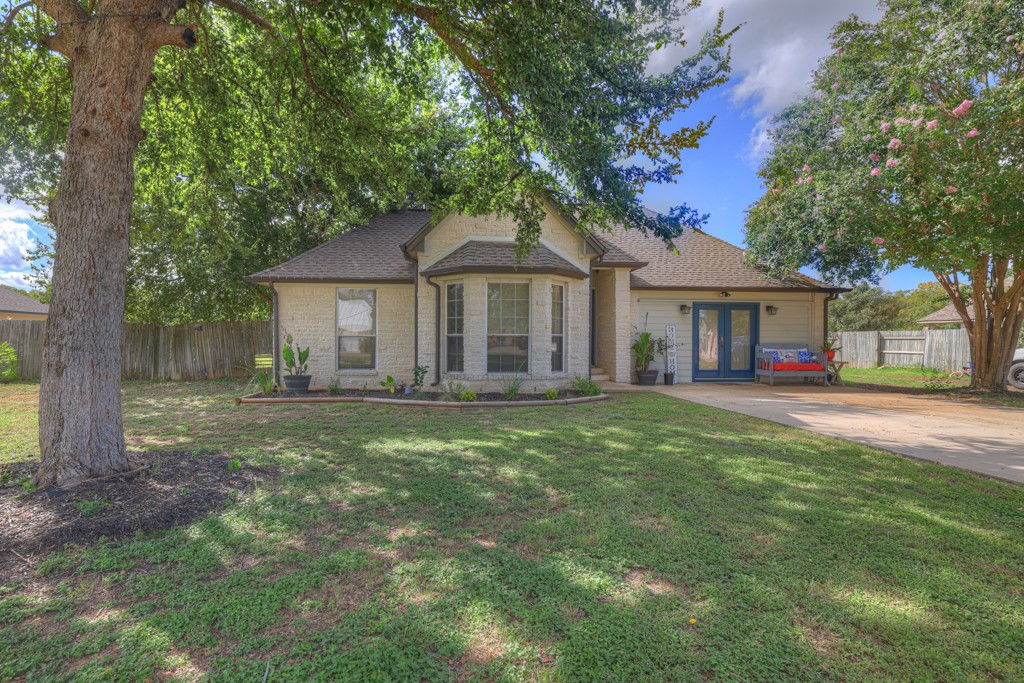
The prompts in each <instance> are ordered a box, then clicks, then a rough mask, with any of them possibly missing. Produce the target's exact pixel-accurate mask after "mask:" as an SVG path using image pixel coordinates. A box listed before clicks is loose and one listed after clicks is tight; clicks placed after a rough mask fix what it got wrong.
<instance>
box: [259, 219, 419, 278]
mask: <svg viewBox="0 0 1024 683" xmlns="http://www.w3.org/2000/svg"><path fill="white" fill-rule="evenodd" d="M433 215H434V213H433V212H432V211H420V210H411V211H392V212H391V213H386V214H384V215H382V216H378V217H377V218H374V219H373V220H372V221H370V222H369V223H367V224H365V225H360V226H357V227H355V228H352V229H351V230H349V231H348V232H346V233H343V234H341V235H339V236H337V237H335V238H334V239H332V240H329V241H327V242H324V243H323V244H321V245H320V246H319V247H315V248H313V249H310V250H309V251H307V252H305V253H304V254H299V255H298V256H296V257H295V258H293V259H292V260H290V261H285V262H284V263H282V264H280V265H277V266H274V267H273V268H267V269H266V270H263V271H260V272H258V273H255V274H253V275H250V276H249V277H247V278H245V279H246V280H248V281H250V282H271V281H273V282H333V281H338V280H346V281H347V280H354V281H368V282H410V283H411V282H413V281H415V279H416V267H415V265H413V263H412V262H410V261H409V260H408V259H406V258H405V254H404V253H403V252H402V245H403V244H404V243H405V242H406V241H407V240H409V238H411V237H412V236H413V235H415V234H416V233H417V232H419V231H420V229H422V228H423V227H425V226H426V225H427V224H429V223H430V219H431V218H432V217H433Z"/></svg>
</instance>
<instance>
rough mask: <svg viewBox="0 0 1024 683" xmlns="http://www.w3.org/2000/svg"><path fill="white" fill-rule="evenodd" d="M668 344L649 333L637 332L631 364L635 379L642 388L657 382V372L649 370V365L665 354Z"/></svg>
mask: <svg viewBox="0 0 1024 683" xmlns="http://www.w3.org/2000/svg"><path fill="white" fill-rule="evenodd" d="M667 349H668V342H666V341H665V340H664V339H662V338H660V337H655V336H654V335H652V334H651V333H650V332H638V333H637V336H636V341H634V342H633V363H634V367H635V368H636V379H637V382H639V384H640V386H642V387H653V386H654V385H655V383H656V382H657V381H658V371H657V370H656V369H655V370H651V363H653V362H654V357H655V356H656V355H658V354H659V353H665V351H666V350H667Z"/></svg>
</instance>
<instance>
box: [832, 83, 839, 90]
mask: <svg viewBox="0 0 1024 683" xmlns="http://www.w3.org/2000/svg"><path fill="white" fill-rule="evenodd" d="M832 90H839V81H836V82H835V83H833V84H832Z"/></svg>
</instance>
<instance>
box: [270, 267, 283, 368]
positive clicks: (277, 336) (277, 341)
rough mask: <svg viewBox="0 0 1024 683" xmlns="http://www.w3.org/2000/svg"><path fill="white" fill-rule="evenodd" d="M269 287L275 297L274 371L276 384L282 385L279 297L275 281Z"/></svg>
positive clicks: (273, 311)
mask: <svg viewBox="0 0 1024 683" xmlns="http://www.w3.org/2000/svg"><path fill="white" fill-rule="evenodd" d="M267 287H269V288H270V291H271V293H272V294H273V297H274V298H273V309H272V313H271V316H272V317H273V318H274V350H273V353H274V356H273V360H274V365H273V369H274V382H275V383H276V384H278V385H280V383H281V368H280V367H279V366H278V361H277V359H278V358H279V357H280V355H281V354H280V346H281V328H280V324H279V313H278V303H277V300H278V296H277V290H276V289H274V281H273V280H271V281H270V282H269V283H268V284H267Z"/></svg>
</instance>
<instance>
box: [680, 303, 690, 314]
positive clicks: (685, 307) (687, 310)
mask: <svg viewBox="0 0 1024 683" xmlns="http://www.w3.org/2000/svg"><path fill="white" fill-rule="evenodd" d="M691 310H693V309H692V308H691V307H690V304H679V312H680V313H682V314H683V315H690V311H691Z"/></svg>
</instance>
